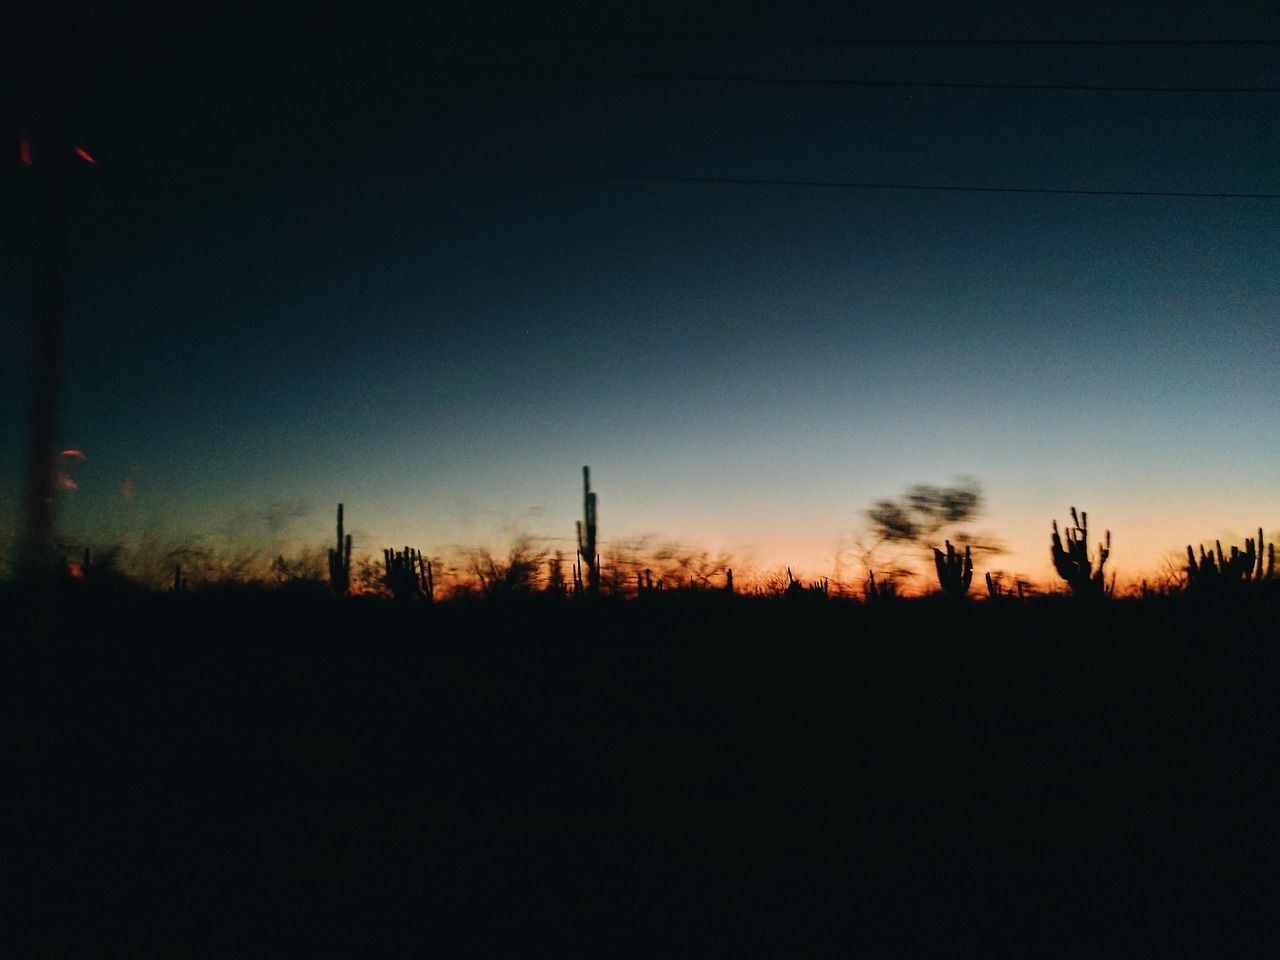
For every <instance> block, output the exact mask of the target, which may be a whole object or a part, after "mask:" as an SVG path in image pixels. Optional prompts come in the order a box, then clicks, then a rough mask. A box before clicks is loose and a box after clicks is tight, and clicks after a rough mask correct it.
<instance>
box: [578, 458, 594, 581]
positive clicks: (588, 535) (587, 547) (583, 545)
mask: <svg viewBox="0 0 1280 960" xmlns="http://www.w3.org/2000/svg"><path fill="white" fill-rule="evenodd" d="M582 514H583V517H582V519H581V520H579V521H578V561H579V563H581V564H582V565H583V566H585V567H586V568H587V579H586V589H587V592H588V593H590V594H591V595H592V596H596V595H597V594H599V592H600V556H599V554H597V553H596V495H595V494H594V493H592V492H591V470H590V468H589V467H583V468H582ZM574 583H575V587H576V590H577V592H581V590H582V586H583V584H582V582H581V577H580V575H577V574H575V577H574Z"/></svg>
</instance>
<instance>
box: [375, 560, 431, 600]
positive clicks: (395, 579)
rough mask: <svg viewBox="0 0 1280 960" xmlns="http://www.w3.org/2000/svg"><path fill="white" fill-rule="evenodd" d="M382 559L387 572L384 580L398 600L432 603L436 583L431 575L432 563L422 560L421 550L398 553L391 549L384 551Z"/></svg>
mask: <svg viewBox="0 0 1280 960" xmlns="http://www.w3.org/2000/svg"><path fill="white" fill-rule="evenodd" d="M382 559H383V562H384V563H385V564H386V568H387V572H386V575H385V576H384V577H383V578H382V582H383V583H385V584H386V585H387V587H388V589H390V591H391V594H392V596H394V597H395V598H396V599H397V600H401V601H409V600H414V599H417V598H422V599H425V600H426V601H427V602H428V603H430V602H431V601H432V600H433V599H434V596H435V583H434V581H433V579H432V574H431V562H430V561H428V560H423V559H422V551H421V550H411V549H409V547H405V548H404V551H403V552H400V553H397V552H396V551H395V550H392V549H391V548H390V547H387V548H385V549H384V550H383V551H382Z"/></svg>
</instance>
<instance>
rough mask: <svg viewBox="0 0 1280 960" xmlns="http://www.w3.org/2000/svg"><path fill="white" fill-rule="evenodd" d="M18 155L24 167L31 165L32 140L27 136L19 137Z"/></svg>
mask: <svg viewBox="0 0 1280 960" xmlns="http://www.w3.org/2000/svg"><path fill="white" fill-rule="evenodd" d="M18 157H19V159H21V160H22V165H23V166H24V167H29V166H31V141H30V140H28V139H27V138H26V137H19V138H18Z"/></svg>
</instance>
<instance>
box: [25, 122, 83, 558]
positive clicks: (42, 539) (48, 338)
mask: <svg viewBox="0 0 1280 960" xmlns="http://www.w3.org/2000/svg"><path fill="white" fill-rule="evenodd" d="M33 133H37V135H38V134H39V131H33ZM43 133H44V136H42V137H39V139H33V140H32V141H30V142H26V141H24V156H23V161H24V164H26V162H27V161H28V160H29V161H30V163H29V165H27V167H26V174H27V176H28V177H29V178H30V180H31V182H32V186H33V187H34V189H35V190H37V191H38V192H39V193H40V198H39V204H40V227H39V234H38V237H37V243H38V244H39V245H40V247H41V252H40V257H41V263H40V266H39V267H38V274H37V283H38V285H39V289H38V290H37V292H36V298H35V307H36V310H35V325H36V328H35V338H34V347H35V349H34V355H33V359H34V361H35V362H34V366H33V368H32V378H31V423H30V426H29V434H28V437H27V443H28V446H27V466H26V469H27V473H26V490H25V507H26V516H25V528H24V530H23V534H22V542H21V546H20V547H19V554H18V574H19V576H23V577H33V576H37V575H38V574H40V573H41V572H43V571H45V570H47V569H48V568H49V566H50V565H51V564H52V562H53V560H54V557H53V532H54V522H55V519H56V515H55V505H56V497H57V489H56V474H57V443H56V441H57V435H58V415H59V412H60V409H59V408H60V404H61V392H62V391H61V380H62V344H61V334H62V331H61V326H62V324H61V318H62V300H63V287H64V284H65V274H66V246H67V200H66V191H67V182H66V181H67V167H68V166H69V165H70V163H71V156H72V148H71V144H70V142H69V141H68V140H67V139H66V138H65V137H64V136H63V135H62V131H61V129H60V124H58V123H57V122H56V120H55V121H54V122H53V123H51V124H49V125H48V127H47V128H46V129H45V130H44V131H43Z"/></svg>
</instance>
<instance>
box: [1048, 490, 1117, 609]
mask: <svg viewBox="0 0 1280 960" xmlns="http://www.w3.org/2000/svg"><path fill="white" fill-rule="evenodd" d="M1071 523H1072V524H1073V525H1072V526H1071V527H1068V528H1067V542H1066V546H1065V547H1064V546H1063V543H1062V537H1061V536H1060V535H1059V533H1058V521H1057V520H1055V521H1053V550H1052V555H1053V567H1054V569H1055V570H1057V571H1058V576H1060V577H1061V578H1062V579H1063V580H1065V581H1067V585H1068V586H1069V587H1070V588H1071V593H1072V594H1073V595H1074V596H1077V597H1103V596H1109V595H1110V593H1111V587H1109V586H1108V585H1107V582H1106V579H1105V577H1104V574H1103V567H1104V566H1105V565H1106V562H1107V558H1108V557H1110V556H1111V531H1110V530H1108V531H1107V533H1106V537H1105V539H1104V541H1103V545H1102V546H1101V547H1099V549H1098V566H1097V569H1094V567H1093V561H1092V560H1091V559H1090V558H1089V515H1088V514H1087V513H1084V512H1083V511H1082V512H1081V513H1080V514H1079V515H1078V516H1077V514H1076V508H1075V507H1072V508H1071ZM1114 585H1115V580H1114V578H1113V579H1112V582H1111V586H1112V587H1113V586H1114Z"/></svg>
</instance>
